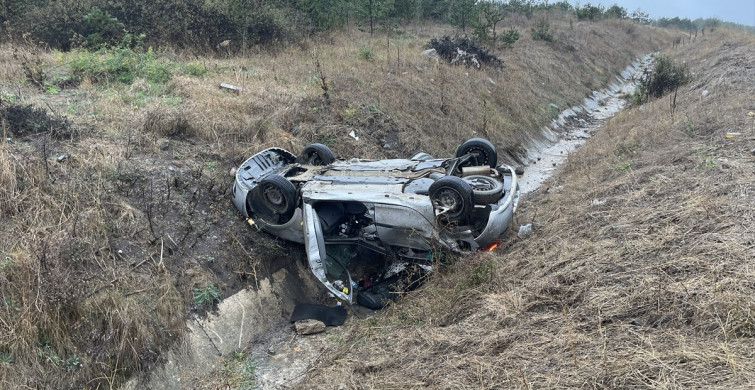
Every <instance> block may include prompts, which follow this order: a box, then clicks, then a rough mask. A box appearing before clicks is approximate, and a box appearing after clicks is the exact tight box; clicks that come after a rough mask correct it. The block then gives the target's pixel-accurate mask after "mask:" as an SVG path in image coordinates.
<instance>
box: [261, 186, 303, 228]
mask: <svg viewBox="0 0 755 390" xmlns="http://www.w3.org/2000/svg"><path fill="white" fill-rule="evenodd" d="M253 209H254V210H255V211H256V212H257V214H259V217H260V218H262V220H264V221H265V222H267V223H271V224H276V225H277V224H282V223H286V222H288V220H289V219H290V218H291V216H292V215H293V213H294V210H296V187H295V186H294V185H293V183H291V182H290V181H288V179H286V178H285V177H283V176H281V175H270V176H267V177H265V178H264V179H262V180H260V182H259V183H258V184H257V186H256V187H255V188H254V193H253Z"/></svg>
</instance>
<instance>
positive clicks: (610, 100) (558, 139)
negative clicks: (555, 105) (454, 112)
mask: <svg viewBox="0 0 755 390" xmlns="http://www.w3.org/2000/svg"><path fill="white" fill-rule="evenodd" d="M651 63H652V58H651V56H650V55H646V56H645V57H643V58H641V59H639V60H636V61H635V62H633V63H632V64H631V65H629V66H627V67H626V68H625V69H624V71H622V72H621V74H620V75H619V76H616V79H615V80H614V82H613V83H612V84H611V85H610V86H609V87H608V88H606V89H604V90H602V91H595V92H593V93H592V95H591V96H590V97H588V98H585V100H584V101H583V102H582V104H581V105H579V106H576V107H572V108H569V109H566V110H564V111H563V112H561V114H560V115H559V116H558V118H556V119H555V120H554V121H553V122H552V123H551V125H550V126H548V127H545V128H543V130H542V134H543V136H544V137H545V139H546V141H545V142H533V143H532V146H531V147H530V148H528V149H527V159H528V160H529V165H528V166H527V167H526V168H525V170H524V177H523V178H522V180H520V181H519V186H520V188H521V190H522V192H523V193H529V192H533V191H535V190H537V189H538V188H540V185H541V184H543V182H544V181H545V180H546V179H548V178H549V177H551V176H553V174H554V173H555V171H556V170H557V169H558V167H559V166H560V165H562V164H563V163H564V162H566V160H567V158H568V156H569V152H571V151H573V150H575V149H577V148H579V147H580V146H582V145H583V144H584V143H585V141H587V139H588V138H590V137H591V136H592V135H593V134H595V132H596V131H597V130H598V128H600V126H601V125H603V123H605V121H606V120H608V119H609V118H611V117H612V116H614V115H616V113H618V112H619V111H620V110H621V109H623V108H624V106H625V105H626V103H627V102H626V100H624V99H623V96H624V95H631V94H632V93H633V92H634V89H635V87H636V86H637V80H638V79H639V76H640V75H641V74H642V72H643V71H644V70H645V69H647V68H648V67H649V66H650V65H651Z"/></svg>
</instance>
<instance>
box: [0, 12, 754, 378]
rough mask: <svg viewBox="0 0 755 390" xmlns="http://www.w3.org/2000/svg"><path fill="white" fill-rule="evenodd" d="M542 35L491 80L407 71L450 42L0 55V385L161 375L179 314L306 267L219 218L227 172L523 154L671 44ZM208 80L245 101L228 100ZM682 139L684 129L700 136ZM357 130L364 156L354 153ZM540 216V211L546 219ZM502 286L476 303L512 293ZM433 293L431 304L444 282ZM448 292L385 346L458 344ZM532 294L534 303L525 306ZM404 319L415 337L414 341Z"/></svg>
mask: <svg viewBox="0 0 755 390" xmlns="http://www.w3.org/2000/svg"><path fill="white" fill-rule="evenodd" d="M508 22H509V23H510V24H511V25H514V26H516V27H518V28H520V29H521V30H522V31H525V32H526V31H528V29H529V28H530V27H533V26H534V25H535V24H536V23H537V19H536V18H533V19H530V20H528V19H525V18H519V17H516V16H514V17H512V18H511V19H510V20H509V21H508ZM550 26H551V27H550V28H551V32H552V33H553V34H554V36H555V38H556V41H555V42H553V43H547V42H543V41H533V40H532V39H531V38H530V37H529V36H527V34H523V37H522V38H521V39H520V41H519V42H517V43H516V44H515V45H514V47H513V49H509V50H502V51H500V57H501V58H502V59H503V61H504V66H503V69H502V70H501V71H500V72H497V71H495V70H493V69H483V70H481V71H476V70H473V69H464V68H459V67H449V66H447V65H444V64H440V65H438V64H434V63H428V62H426V61H425V60H424V59H421V58H419V56H418V53H419V52H420V51H421V50H422V49H423V48H424V45H425V43H426V42H427V41H428V40H429V39H430V38H431V37H437V36H439V35H442V34H447V33H449V32H450V30H449V29H447V28H441V27H427V26H422V27H409V28H406V29H405V30H404V32H403V33H402V34H400V35H398V36H395V35H394V36H393V37H392V38H391V40H390V44H388V40H387V39H386V38H385V37H384V36H383V37H372V38H371V37H369V36H367V35H365V34H363V33H360V32H357V31H351V32H349V33H340V34H333V35H330V36H328V37H324V38H320V39H317V40H311V41H303V42H301V44H300V45H299V46H294V47H287V48H281V49H280V50H279V51H277V52H276V53H274V54H269V53H256V54H253V55H249V56H248V57H244V58H239V57H234V58H211V57H207V58H198V59H197V58H194V59H192V58H184V57H182V56H181V55H180V54H174V55H165V54H160V55H157V54H154V53H145V54H140V55H136V56H133V55H132V54H133V53H124V52H118V51H110V52H106V53H101V54H92V53H87V52H81V51H74V52H70V53H58V52H50V51H47V50H44V49H41V48H39V47H36V46H34V45H30V44H25V45H20V44H16V45H10V44H6V45H4V46H3V47H2V48H0V58H2V63H3V64H4V66H3V67H2V69H0V88H1V92H2V95H1V96H2V108H3V112H4V114H5V115H4V116H3V125H2V131H3V142H2V145H0V236H2V237H3V239H2V240H0V295H2V301H0V359H1V360H0V384H2V387H4V388H17V387H21V386H30V387H41V388H63V387H71V386H72V387H76V388H85V387H90V388H97V387H100V388H103V387H108V386H117V385H118V384H119V383H120V382H121V381H122V379H123V378H124V377H125V376H128V375H130V374H132V373H134V372H138V371H140V370H148V369H149V368H150V367H152V366H153V365H154V364H155V363H156V362H158V360H159V356H160V351H161V350H163V349H164V348H166V347H167V346H169V345H172V344H173V343H175V342H176V341H177V340H180V339H181V335H182V332H183V331H184V326H183V324H184V321H185V320H186V318H187V316H188V315H191V314H192V313H194V312H200V313H201V312H202V311H203V310H207V309H209V308H211V307H212V304H213V303H214V302H215V301H216V300H217V299H218V298H221V297H223V296H226V295H228V294H232V293H233V292H234V291H237V290H238V289H240V288H244V287H252V288H253V287H254V286H255V283H256V278H258V277H265V276H267V275H269V274H271V273H273V272H274V271H275V270H276V269H278V268H280V267H282V266H284V265H285V264H286V262H287V261H298V260H299V258H298V257H295V258H293V259H292V260H288V259H289V258H291V257H294V256H301V252H300V251H299V250H295V249H294V250H291V249H289V248H288V247H286V246H284V244H282V243H281V242H279V241H276V240H273V239H271V238H270V237H268V236H265V235H263V234H256V233H253V232H250V231H249V230H248V227H247V226H246V225H245V224H244V223H243V221H242V220H240V219H239V218H238V216H237V214H236V213H235V212H234V211H233V208H232V206H231V205H230V202H229V201H228V196H229V185H230V180H231V179H230V177H229V176H228V173H227V172H228V169H230V168H231V167H233V166H236V165H237V164H238V163H239V162H240V161H242V159H243V158H245V157H246V156H248V155H249V154H251V153H252V152H254V151H256V150H258V149H260V148H262V147H265V146H272V145H278V146H283V147H286V148H289V149H291V150H292V151H298V150H299V149H301V148H303V147H304V146H305V145H306V144H308V143H310V142H315V141H316V142H324V143H327V144H329V145H330V146H331V147H332V149H333V150H334V151H335V152H336V154H337V155H339V156H355V155H357V156H361V157H399V156H402V157H403V156H407V155H409V154H410V153H412V152H414V151H416V150H417V149H424V150H427V151H429V152H431V153H433V154H437V155H447V154H450V153H452V152H453V150H454V149H455V148H456V147H457V146H458V145H459V143H460V142H462V141H463V140H464V139H466V138H469V137H473V136H483V137H487V138H490V139H491V140H492V141H494V143H496V144H497V145H499V147H500V149H501V150H506V151H509V154H510V155H511V156H516V155H517V153H518V151H519V150H521V147H522V146H523V145H524V144H526V142H527V140H528V139H529V138H531V137H534V136H535V135H534V134H536V132H537V130H536V129H537V128H539V127H540V126H542V125H543V124H545V123H547V122H548V121H549V120H550V119H552V118H553V116H554V115H556V114H557V113H558V111H560V110H561V109H563V108H566V107H568V106H571V105H573V104H576V103H578V102H579V101H581V99H582V97H583V96H585V94H587V93H589V91H590V90H593V89H597V88H599V87H600V86H602V85H603V84H604V83H605V82H607V81H609V80H610V78H611V77H613V75H614V74H615V73H616V72H617V71H618V70H620V69H622V68H623V67H624V66H625V65H626V64H628V63H629V62H630V61H631V60H632V59H634V58H636V57H637V56H639V55H641V54H644V53H647V52H651V51H654V50H656V49H657V48H659V47H668V46H669V42H671V41H672V39H673V37H674V36H675V35H674V34H673V33H671V32H669V31H666V30H656V29H652V28H650V27H647V26H638V25H634V24H631V23H628V22H626V23H625V22H620V21H604V22H576V21H574V20H571V21H570V20H568V19H567V18H559V16H558V15H551V16H550ZM718 37H720V35H718ZM710 39H711V40H713V39H716V35H713V36H711V37H710ZM718 39H723V38H718ZM117 65H118V66H117ZM318 76H324V77H318ZM221 82H229V83H232V84H235V85H238V86H240V87H242V88H243V89H244V91H243V92H242V93H241V94H238V95H236V94H232V93H229V92H228V91H225V90H221V89H219V88H218V85H219V84H220V83H221ZM323 86H326V87H327V88H328V94H329V98H328V99H325V98H324V96H323V88H322V87H323ZM704 102H707V101H704ZM551 104H554V105H555V106H557V107H558V109H555V108H552V106H551ZM655 104H660V103H655ZM26 105H32V106H33V107H35V108H36V109H34V110H32V109H30V108H27V107H26ZM656 111H661V110H660V109H657V110H656ZM678 112H682V110H679V111H678ZM680 115H681V114H677V116H676V117H675V118H676V121H677V122H675V123H678V121H679V120H680V119H679V118H680ZM690 115H698V112H697V111H695V112H691V113H690ZM693 118H694V117H693ZM64 119H65V120H64ZM692 123H693V127H692V130H693V131H694V130H695V129H697V128H696V127H694V126H697V123H698V122H692ZM50 129H53V130H54V131H50ZM351 130H355V131H356V134H357V135H358V136H359V137H360V140H359V141H357V140H354V139H352V138H351V137H349V136H348V133H349V132H350V131H351ZM694 134H695V133H694V132H693V133H692V135H694ZM631 150H634V149H631ZM642 150H643V149H641V148H640V147H639V146H638V148H637V149H636V151H634V152H633V153H638V156H639V153H640V152H641V151H642ZM705 150H707V149H705ZM704 153H708V154H710V153H712V152H704ZM697 156H698V154H695V155H694V156H693V157H695V158H696V157H697ZM706 156H707V154H706ZM715 156H717V155H715ZM632 158H633V159H638V157H632ZM633 161H635V160H633ZM637 161H638V162H637V163H636V164H640V163H639V160H637ZM636 164H635V165H633V166H632V170H630V171H629V172H630V173H631V172H634V170H635V169H637V168H635V166H636ZM714 164H715V162H714ZM571 169H576V168H571ZM611 172H613V171H611ZM703 172H707V171H703ZM709 176H710V175H709ZM580 177H581V176H580ZM659 180H664V179H659ZM659 185H660V184H659ZM664 188H666V187H665V186H661V189H664ZM564 193H565V191H564ZM556 196H562V195H558V194H557V195H553V198H555V197H556ZM546 198H547V197H546ZM545 202H546V203H545V205H544V206H541V207H548V206H547V205H548V203H547V201H545ZM533 204H534V203H533ZM570 204H576V203H570ZM609 204H610V203H609ZM533 207H534V206H529V207H528V208H529V211H528V212H529V213H531V214H527V215H526V216H524V217H522V218H529V219H535V220H536V221H540V222H541V223H542V224H543V225H544V227H543V228H542V229H539V230H538V232H537V233H536V234H535V235H534V236H533V237H532V238H530V239H528V241H527V242H529V243H530V244H529V246H527V245H525V246H523V247H521V248H519V247H517V246H514V248H513V249H510V250H509V251H508V252H513V253H517V254H516V255H513V256H516V257H517V258H519V259H520V260H521V261H524V260H525V259H527V260H526V261H527V264H529V263H533V264H535V263H537V261H536V260H534V259H533V258H532V256H531V255H530V254H529V253H527V252H526V251H527V249H526V248H532V247H534V245H535V244H534V241H535V240H537V239H539V238H540V237H545V236H546V235H547V233H546V232H547V230H546V229H549V226H557V225H558V224H557V222H555V221H553V220H551V219H547V218H554V217H553V216H551V214H547V213H543V212H542V211H541V212H540V213H538V214H537V215H536V216H533V215H534V212H533V211H532V210H533ZM544 215H545V216H544ZM556 215H558V214H556ZM560 215H565V214H563V213H562V214H560ZM540 218H544V219H543V220H541V219H540ZM580 220H581V221H584V219H580ZM617 234H618V233H617ZM725 242H729V241H725ZM546 248H549V247H544V248H543V250H545V249H546ZM476 261H479V262H480V265H479V266H469V267H472V268H473V269H478V268H479V267H488V266H487V265H486V264H493V263H495V262H497V260H495V261H494V260H490V259H487V260H486V258H483V259H478V260H476ZM464 264H467V263H464ZM464 264H462V265H460V266H462V267H463V266H464ZM501 264H510V263H503V262H502V263H501ZM545 264H549V265H550V264H553V263H552V262H547V263H545ZM528 269H529V270H532V268H530V267H527V268H521V267H518V268H516V269H515V272H509V275H513V274H515V273H519V274H520V275H521V272H525V270H528ZM485 270H487V271H486V272H484V273H481V274H480V276H479V277H481V278H484V280H486V281H487V280H493V278H492V276H493V275H494V274H497V273H498V272H501V271H502V269H499V268H497V266H496V267H493V266H489V268H485ZM462 275H465V273H464V272H462ZM489 278H490V279H489ZM451 280H456V279H451ZM495 280H499V279H497V278H496V279H495ZM500 280H501V281H496V282H495V283H493V282H490V283H483V284H482V285H484V286H488V287H485V288H486V289H487V288H490V287H493V286H498V285H499V283H502V281H503V280H507V279H500ZM435 283H437V284H434V285H432V286H430V287H428V289H427V290H426V291H433V289H436V290H441V289H440V286H442V285H443V284H444V283H446V284H447V283H455V282H448V281H445V279H443V278H441V279H439V280H438V281H436V282H435ZM527 283H528V285H530V283H538V282H536V281H535V280H534V279H533V281H532V282H527ZM543 283H545V282H543ZM519 285H521V283H517V284H512V286H513V287H512V288H517V287H516V286H519ZM450 290H451V291H457V289H454V288H452V289H450ZM541 290H542V289H541ZM458 291H461V292H460V294H461V295H459V296H455V297H452V298H453V300H450V301H449V302H456V303H457V304H456V305H454V306H453V307H454V308H453V309H451V308H449V309H448V310H445V311H443V310H442V311H440V312H438V311H435V310H432V311H429V309H428V308H427V307H425V308H423V306H422V305H425V304H428V305H429V304H430V303H422V302H425V301H424V300H423V298H422V297H423V296H424V294H425V293H420V298H419V299H417V300H414V301H412V302H410V303H409V304H408V305H407V306H406V308H405V309H402V312H403V313H412V314H399V315H400V316H401V317H395V316H392V315H389V316H388V317H387V318H386V319H385V320H381V321H388V323H389V324H390V326H392V327H394V328H395V329H394V331H392V332H390V334H391V335H392V336H391V337H392V338H393V337H396V340H400V339H401V337H402V336H401V335H402V334H404V335H407V336H410V337H415V336H413V335H412V334H411V333H405V332H411V331H412V330H414V329H427V328H423V326H427V327H431V326H432V329H431V332H429V333H428V332H422V334H423V335H424V336H421V338H419V339H417V340H422V339H423V338H425V337H430V336H429V335H432V334H434V333H438V332H440V331H441V330H443V329H447V330H451V329H453V327H449V326H446V327H444V328H435V326H436V325H438V324H440V325H452V324H455V323H461V319H462V318H463V317H464V316H463V315H462V314H463V313H461V312H459V313H456V314H454V313H455V312H454V311H458V310H463V311H464V310H469V311H468V313H475V311H474V310H473V309H474V308H476V307H478V302H481V301H482V300H480V299H479V297H478V294H482V293H483V292H484V291H485V290H484V289H482V288H481V287H480V288H466V289H462V290H458ZM491 291H499V292H500V291H501V289H500V288H496V289H495V290H491ZM517 291H519V290H517ZM531 291H538V290H537V289H536V288H527V289H523V290H522V291H521V292H520V294H524V293H525V292H531ZM512 294H514V295H512V296H516V294H515V293H514V292H512ZM523 296H524V295H523ZM522 299H523V301H522V302H525V301H524V298H522ZM464 302H468V304H467V305H465V304H464ZM502 302H505V301H502ZM541 306H542V309H543V310H546V309H548V310H550V309H549V307H550V306H548V305H541ZM565 307H566V308H565V313H566V315H565V317H564V318H568V319H570V321H576V319H575V318H574V317H573V316H574V314H573V311H574V310H576V309H574V308H573V307H572V306H568V305H567V306H565ZM411 310H415V311H411ZM506 310H514V309H513V308H512V309H506ZM559 310H561V309H560V308H559ZM431 312H435V313H444V314H442V316H443V318H446V320H443V321H440V322H439V321H438V320H437V319H434V317H432V316H430V313H431ZM464 313H467V312H466V311H464ZM502 313H507V311H505V310H504V312H502ZM511 313H518V312H516V311H511ZM545 313H546V314H548V313H550V312H549V311H547V310H546V311H545ZM559 313H561V311H559ZM407 315H408V316H409V317H407ZM500 315H504V314H500ZM521 315H522V316H523V317H519V318H520V319H521V318H528V317H527V316H524V314H521ZM504 316H505V315H504ZM397 318H417V319H418V320H421V321H424V322H425V323H426V324H427V325H423V326H420V327H419V328H417V325H416V322H412V324H411V325H410V326H408V327H407V326H406V325H405V323H404V322H403V321H404V320H400V321H398V320H396V319H397ZM559 318H560V317H559ZM737 318H742V317H737ZM457 320H458V321H457ZM391 321H395V322H391ZM570 323H571V322H570ZM571 326H572V327H573V325H571ZM365 329H367V328H365ZM481 329H482V328H481ZM357 332H358V330H357ZM572 333H573V334H575V337H579V336H580V334H579V333H576V331H572ZM491 334H492V333H491ZM381 337H384V336H381ZM392 338H390V339H387V340H391V339H392ZM453 342H454V343H456V341H453ZM381 343H382V342H381ZM502 345H503V344H502ZM575 345H577V346H579V347H580V348H581V347H582V346H583V344H579V343H576V342H575ZM430 350H431V351H432V349H430ZM493 350H495V348H494V349H493ZM367 355H372V354H371V353H369V354H367ZM415 356H416V355H415ZM422 359H432V355H427V356H425V357H423V358H422ZM486 364H487V363H486ZM406 367H411V364H408V365H406ZM481 367H483V368H481V369H484V367H487V366H484V365H483V366H481ZM358 371H359V370H357V371H354V372H358ZM377 371H380V370H379V369H377V370H376V371H375V372H377ZM520 371H521V372H523V373H525V374H526V373H527V372H526V371H522V370H520ZM365 372H366V373H367V374H369V373H370V372H373V370H372V369H367V371H365ZM451 372H452V371H450V370H449V373H451ZM470 372H471V371H470ZM435 378H436V379H441V378H442V377H439V376H435ZM528 378H529V377H528ZM528 380H529V379H528ZM376 383H377V382H376ZM409 383H410V385H411V383H413V382H409ZM448 383H451V384H452V383H455V382H453V381H451V382H448ZM376 386H377V385H376ZM378 387H382V386H378Z"/></svg>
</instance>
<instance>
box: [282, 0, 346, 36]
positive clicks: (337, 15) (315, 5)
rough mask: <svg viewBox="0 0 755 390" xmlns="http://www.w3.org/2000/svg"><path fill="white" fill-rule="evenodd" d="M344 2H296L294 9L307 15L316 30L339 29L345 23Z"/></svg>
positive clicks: (336, 0)
mask: <svg viewBox="0 0 755 390" xmlns="http://www.w3.org/2000/svg"><path fill="white" fill-rule="evenodd" d="M347 4H348V3H347V1H346V0H296V2H295V7H296V8H297V9H298V10H299V11H302V12H304V13H305V14H307V16H309V18H310V19H311V20H312V22H313V23H314V24H315V27H317V29H318V30H328V29H331V28H334V27H341V26H343V25H344V24H345V23H346V20H347V15H348V7H347Z"/></svg>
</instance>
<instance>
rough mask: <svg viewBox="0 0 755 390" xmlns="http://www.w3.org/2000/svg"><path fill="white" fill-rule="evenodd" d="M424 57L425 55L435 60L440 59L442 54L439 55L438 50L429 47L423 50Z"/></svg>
mask: <svg viewBox="0 0 755 390" xmlns="http://www.w3.org/2000/svg"><path fill="white" fill-rule="evenodd" d="M422 57H425V58H427V59H429V60H435V62H439V61H440V55H438V52H437V51H436V50H435V49H427V50H425V51H423V52H422Z"/></svg>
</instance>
